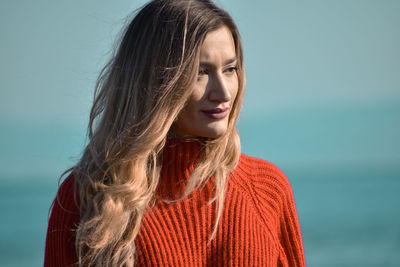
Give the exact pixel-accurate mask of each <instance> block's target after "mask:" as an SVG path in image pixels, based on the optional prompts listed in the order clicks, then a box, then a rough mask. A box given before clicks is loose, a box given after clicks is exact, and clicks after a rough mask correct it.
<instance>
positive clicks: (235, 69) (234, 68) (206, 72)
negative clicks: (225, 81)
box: [199, 66, 238, 76]
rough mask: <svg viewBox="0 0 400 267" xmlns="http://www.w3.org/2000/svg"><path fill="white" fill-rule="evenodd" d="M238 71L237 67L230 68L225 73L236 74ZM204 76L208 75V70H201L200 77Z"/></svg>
mask: <svg viewBox="0 0 400 267" xmlns="http://www.w3.org/2000/svg"><path fill="white" fill-rule="evenodd" d="M237 69H238V68H237V67H236V66H235V67H229V68H227V69H226V70H225V71H229V72H234V71H237ZM203 74H208V70H207V69H204V70H199V76H201V75H203Z"/></svg>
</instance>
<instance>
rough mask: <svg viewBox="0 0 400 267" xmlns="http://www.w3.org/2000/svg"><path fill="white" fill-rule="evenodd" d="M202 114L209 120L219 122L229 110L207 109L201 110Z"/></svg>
mask: <svg viewBox="0 0 400 267" xmlns="http://www.w3.org/2000/svg"><path fill="white" fill-rule="evenodd" d="M202 112H203V113H204V114H205V115H206V116H207V117H208V118H210V119H214V120H220V119H223V118H225V117H226V116H227V115H228V113H229V108H214V109H207V110H202Z"/></svg>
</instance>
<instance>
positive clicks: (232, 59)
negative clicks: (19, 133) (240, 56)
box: [199, 57, 237, 68]
mask: <svg viewBox="0 0 400 267" xmlns="http://www.w3.org/2000/svg"><path fill="white" fill-rule="evenodd" d="M235 61H237V57H233V58H230V59H227V60H225V61H224V66H226V65H229V64H231V63H234V62H235ZM199 65H200V67H203V68H204V67H205V68H209V67H212V66H213V64H212V63H210V62H206V61H203V62H200V64H199Z"/></svg>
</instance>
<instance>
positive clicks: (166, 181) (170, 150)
mask: <svg viewBox="0 0 400 267" xmlns="http://www.w3.org/2000/svg"><path fill="white" fill-rule="evenodd" d="M203 148H204V140H201V139H178V138H170V139H167V142H166V144H165V146H164V150H163V154H162V155H163V158H162V168H161V173H160V180H159V185H158V189H157V192H158V194H159V195H160V196H161V197H162V198H167V199H175V198H177V197H179V196H180V195H181V193H183V191H184V189H185V185H186V182H187V180H188V179H189V178H190V175H191V173H192V172H193V170H194V169H195V167H196V164H197V162H198V160H199V157H200V155H201V153H202V151H203Z"/></svg>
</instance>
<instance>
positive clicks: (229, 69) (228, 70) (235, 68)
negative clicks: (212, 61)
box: [226, 66, 237, 73]
mask: <svg viewBox="0 0 400 267" xmlns="http://www.w3.org/2000/svg"><path fill="white" fill-rule="evenodd" d="M226 71H227V72H228V73H234V72H236V71H237V67H236V66H235V67H229V68H227V69H226Z"/></svg>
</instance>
